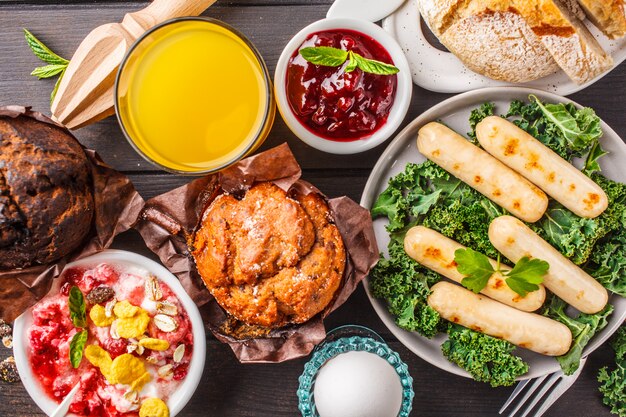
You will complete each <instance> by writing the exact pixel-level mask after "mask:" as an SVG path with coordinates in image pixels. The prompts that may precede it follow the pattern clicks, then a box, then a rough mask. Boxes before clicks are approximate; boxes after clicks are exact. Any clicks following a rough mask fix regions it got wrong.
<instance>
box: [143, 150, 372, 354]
mask: <svg viewBox="0 0 626 417" xmlns="http://www.w3.org/2000/svg"><path fill="white" fill-rule="evenodd" d="M300 175H301V169H300V166H299V165H298V163H297V161H296V160H295V157H294V155H293V154H292V153H291V150H290V149H289V146H288V145H287V144H286V143H285V144H282V145H280V146H277V147H275V148H273V149H270V150H268V151H265V152H262V153H259V154H257V155H255V156H252V157H249V158H246V159H243V160H242V161H240V162H238V163H237V164H235V165H233V166H231V167H229V168H228V169H226V170H224V171H222V172H220V173H218V174H212V175H209V176H206V177H202V178H199V179H197V180H194V181H192V182H190V183H189V184H187V185H184V186H182V187H179V188H176V189H174V190H172V191H170V192H167V193H165V194H162V195H160V196H157V197H155V198H153V199H151V200H148V201H147V202H146V206H145V207H144V209H143V211H142V213H141V215H140V218H139V221H138V222H137V225H136V226H135V228H136V229H137V230H138V231H139V233H141V235H142V236H143V238H144V240H145V242H146V244H147V245H148V247H149V248H150V249H151V250H152V251H153V252H154V253H156V254H157V255H158V256H159V258H160V259H161V262H163V264H164V265H165V266H166V267H167V268H168V269H169V270H170V271H172V273H174V274H175V275H176V276H177V277H178V278H179V280H180V281H181V283H182V284H183V287H184V288H185V289H186V290H187V292H188V293H189V295H190V296H191V298H192V299H193V300H194V301H195V302H196V303H197V304H198V305H199V306H201V305H205V304H207V306H206V307H205V308H206V314H204V318H205V321H206V322H207V324H208V327H209V329H210V330H211V331H212V332H213V334H214V335H215V337H216V338H217V339H218V340H220V341H222V342H223V343H228V345H230V347H231V349H232V350H233V352H234V353H235V355H236V356H237V358H238V359H239V361H240V362H282V361H286V360H289V359H295V358H299V357H302V356H306V355H308V354H309V353H310V352H311V351H312V350H313V348H314V347H315V345H317V344H318V343H319V342H321V341H322V340H323V339H324V337H325V336H326V331H325V328H324V323H323V319H324V317H326V316H327V315H328V314H329V313H330V312H332V311H333V310H335V309H337V308H338V307H339V306H341V305H342V304H343V303H344V302H345V301H346V300H347V299H348V297H349V296H350V294H352V292H353V291H354V290H355V289H356V287H357V285H358V284H359V283H360V282H361V280H363V278H365V276H366V275H367V273H368V272H369V270H370V269H371V268H372V267H373V266H374V265H375V264H376V262H377V261H378V256H379V255H378V246H377V245H376V238H375V236H374V229H373V227H372V219H371V217H370V214H369V211H368V210H367V209H365V208H363V207H361V206H360V205H358V204H357V203H355V202H354V201H352V200H351V199H349V198H348V197H339V198H334V199H330V200H327V201H328V206H329V208H330V210H331V213H332V215H333V216H334V219H335V224H336V225H337V228H338V229H339V233H340V234H341V237H342V239H343V242H344V245H345V248H346V256H347V259H346V267H345V270H344V276H343V280H342V284H341V286H340V288H339V289H338V290H337V292H336V294H335V297H334V299H333V301H331V303H330V304H329V305H328V306H327V307H326V308H325V309H324V310H323V311H322V312H321V313H320V314H317V315H316V316H315V317H313V318H312V319H311V320H309V321H307V322H306V323H303V324H300V325H290V326H287V327H283V328H280V329H274V330H272V331H271V332H270V333H269V334H268V335H267V336H265V337H258V338H251V339H243V340H239V339H235V338H233V337H231V336H228V335H226V334H223V333H221V331H220V327H221V325H222V323H223V322H224V321H225V320H226V318H227V315H226V313H225V312H224V310H223V309H222V308H221V307H220V306H219V304H218V303H217V301H215V299H214V298H213V297H212V296H211V294H210V293H209V291H208V290H207V289H206V287H205V286H204V283H203V282H202V279H201V278H200V275H199V273H198V271H197V269H196V265H195V262H194V259H193V257H192V255H191V253H190V251H189V248H188V245H187V242H188V241H189V240H190V239H191V238H192V237H193V233H194V232H195V230H196V228H197V226H198V224H199V222H200V220H201V217H202V214H203V213H204V211H205V209H206V207H207V206H208V205H209V204H210V203H211V201H213V199H214V198H215V197H216V196H217V195H219V194H220V193H221V192H222V191H223V192H227V193H231V194H241V193H243V192H244V191H245V190H247V189H248V188H250V187H251V186H252V185H253V184H254V183H257V182H262V181H271V182H272V183H274V184H275V185H276V186H278V187H280V188H282V189H283V190H285V191H288V190H291V189H294V188H295V189H297V190H298V191H299V192H301V193H303V194H308V193H311V192H314V193H319V194H320V195H322V196H324V195H323V194H322V193H321V192H320V191H319V190H318V189H317V188H315V187H314V186H313V185H311V184H309V183H307V182H306V181H303V180H300ZM324 197H325V196H324Z"/></svg>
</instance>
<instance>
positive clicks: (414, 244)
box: [404, 226, 546, 311]
mask: <svg viewBox="0 0 626 417" xmlns="http://www.w3.org/2000/svg"><path fill="white" fill-rule="evenodd" d="M458 249H465V246H463V245H461V244H460V243H457V242H455V241H454V240H452V239H449V238H447V237H445V236H444V235H442V234H441V233H439V232H437V231H435V230H432V229H429V228H428V227H424V226H415V227H412V228H411V229H409V231H408V232H407V234H406V236H405V237H404V250H405V252H406V253H407V254H408V255H409V256H410V257H411V258H413V259H415V260H416V261H417V262H419V263H420V264H422V265H424V266H425V267H426V268H429V269H432V270H433V271H435V272H437V273H439V274H441V275H443V276H445V277H447V278H449V279H451V280H453V281H456V282H458V283H460V282H461V281H462V280H463V278H464V277H465V276H464V275H463V274H461V273H460V272H459V271H458V270H457V268H456V267H457V264H456V262H454V252H455V251H456V250H458ZM489 262H491V265H493V267H494V268H495V267H496V265H497V262H496V261H494V260H493V259H490V260H489ZM500 269H502V270H510V269H511V268H509V267H508V266H506V265H501V266H500ZM481 293H482V294H484V295H486V296H487V297H490V298H493V299H494V300H497V301H500V302H501V303H504V304H507V305H510V306H511V307H515V308H517V309H518V310H523V311H535V310H537V309H538V308H539V307H541V305H542V304H543V302H544V300H545V298H546V290H545V288H544V287H543V285H540V286H539V289H538V290H537V291H533V292H530V293H528V294H527V295H526V297H520V296H519V294H517V293H516V292H515V291H513V290H511V288H509V286H508V285H507V284H506V282H505V278H504V277H503V276H502V275H500V273H495V274H493V275H492V276H491V277H490V278H489V281H488V282H487V285H486V286H485V288H483V290H482V291H481Z"/></svg>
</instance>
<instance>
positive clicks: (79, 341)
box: [70, 287, 88, 368]
mask: <svg viewBox="0 0 626 417" xmlns="http://www.w3.org/2000/svg"><path fill="white" fill-rule="evenodd" d="M73 288H76V287H73ZM87 336H88V334H87V330H81V331H80V332H78V333H76V334H75V335H74V337H72V341H71V342H70V363H71V364H72V366H73V367H74V368H78V367H79V366H80V362H81V361H82V360H83V351H84V350H85V344H86V343H87Z"/></svg>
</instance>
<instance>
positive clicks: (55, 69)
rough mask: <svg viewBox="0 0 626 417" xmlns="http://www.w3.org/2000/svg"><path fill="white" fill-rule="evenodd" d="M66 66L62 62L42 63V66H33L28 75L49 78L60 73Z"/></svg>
mask: <svg viewBox="0 0 626 417" xmlns="http://www.w3.org/2000/svg"><path fill="white" fill-rule="evenodd" d="M66 67H67V65H63V64H48V65H44V66H43V67H37V68H35V69H34V70H33V72H31V73H30V75H34V76H35V77H37V78H39V79H40V80H41V79H42V78H50V77H54V76H55V75H57V74H60V73H62V72H63V71H65V68H66Z"/></svg>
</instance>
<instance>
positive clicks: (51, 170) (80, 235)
mask: <svg viewBox="0 0 626 417" xmlns="http://www.w3.org/2000/svg"><path fill="white" fill-rule="evenodd" d="M93 212H94V200H93V195H92V187H91V179H90V170H89V165H88V160H87V157H86V155H85V153H84V151H83V149H82V147H81V146H80V144H79V143H78V142H77V141H76V139H74V138H73V137H71V136H70V135H68V134H67V133H65V132H64V131H63V130H62V129H60V128H56V127H54V126H52V125H49V124H47V123H42V122H39V121H37V120H34V119H31V118H28V117H23V116H20V117H17V118H10V117H0V268H1V269H14V268H23V267H27V266H31V265H34V264H45V263H49V262H51V261H54V260H56V259H59V258H61V257H62V256H64V255H66V254H68V253H70V252H71V251H72V250H74V249H76V248H77V246H78V245H80V243H81V242H82V241H83V240H84V238H85V236H86V235H87V234H88V232H89V230H90V229H91V223H92V218H93Z"/></svg>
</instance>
